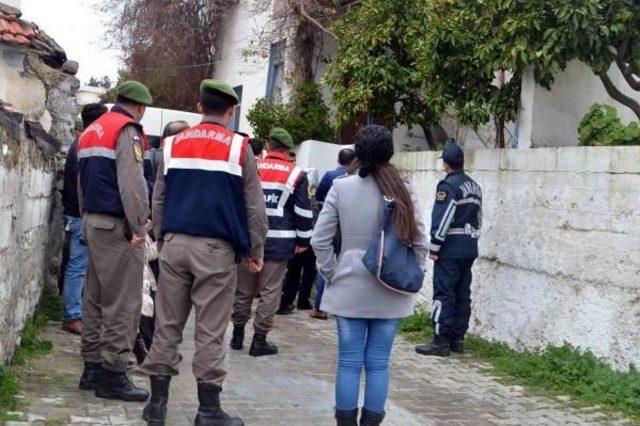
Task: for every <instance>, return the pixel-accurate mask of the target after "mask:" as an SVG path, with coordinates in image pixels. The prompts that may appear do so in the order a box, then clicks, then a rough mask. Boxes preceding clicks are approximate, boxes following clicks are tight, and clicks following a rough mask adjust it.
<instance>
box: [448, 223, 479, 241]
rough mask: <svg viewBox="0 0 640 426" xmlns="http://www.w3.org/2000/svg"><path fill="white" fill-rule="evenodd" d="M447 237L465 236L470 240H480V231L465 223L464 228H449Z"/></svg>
mask: <svg viewBox="0 0 640 426" xmlns="http://www.w3.org/2000/svg"><path fill="white" fill-rule="evenodd" d="M447 235H466V236H469V237H471V238H475V239H478V238H480V230H479V229H476V228H474V227H473V226H471V224H469V223H467V224H466V225H465V226H464V228H449V232H447Z"/></svg>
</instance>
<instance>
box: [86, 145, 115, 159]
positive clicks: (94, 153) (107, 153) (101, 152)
mask: <svg viewBox="0 0 640 426" xmlns="http://www.w3.org/2000/svg"><path fill="white" fill-rule="evenodd" d="M87 157H105V158H111V159H112V160H115V158H116V150H115V149H110V148H102V147H93V148H83V149H81V150H79V151H78V158H87Z"/></svg>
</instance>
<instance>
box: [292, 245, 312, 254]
mask: <svg viewBox="0 0 640 426" xmlns="http://www.w3.org/2000/svg"><path fill="white" fill-rule="evenodd" d="M308 249H309V247H300V246H296V249H295V251H294V253H295V254H302V253H304V252H305V251H307V250H308Z"/></svg>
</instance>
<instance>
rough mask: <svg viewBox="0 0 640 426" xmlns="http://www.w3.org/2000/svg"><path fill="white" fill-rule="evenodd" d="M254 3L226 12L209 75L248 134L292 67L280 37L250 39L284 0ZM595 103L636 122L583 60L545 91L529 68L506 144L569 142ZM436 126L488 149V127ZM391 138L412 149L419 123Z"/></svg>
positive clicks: (324, 54)
mask: <svg viewBox="0 0 640 426" xmlns="http://www.w3.org/2000/svg"><path fill="white" fill-rule="evenodd" d="M256 3H257V2H256V0H239V2H238V5H237V6H236V8H235V9H234V10H233V11H232V12H231V13H230V14H229V16H228V18H227V20H226V27H225V28H224V30H223V33H222V38H221V40H220V46H222V47H221V49H220V52H219V53H218V59H217V61H218V62H217V64H216V70H215V75H214V76H215V77H216V78H220V79H222V80H224V81H226V82H228V83H229V84H231V85H232V86H233V87H234V88H235V89H236V92H237V93H238V95H239V97H240V98H241V106H240V110H239V114H238V116H237V117H236V120H235V123H234V128H235V130H239V131H243V132H246V133H251V127H250V125H249V123H248V121H247V119H246V112H247V111H248V110H249V109H250V108H251V107H252V106H253V105H254V104H255V102H256V101H257V100H258V99H260V98H262V97H265V96H266V97H267V98H270V99H282V100H284V101H286V100H287V97H288V95H289V93H290V89H291V87H290V79H289V75H288V73H289V72H290V71H291V68H292V65H291V64H290V62H291V61H290V60H289V58H288V53H287V37H286V36H284V35H283V36H278V37H277V38H276V39H273V40H268V41H267V43H265V42H264V40H262V43H257V40H256V35H258V34H262V35H264V34H278V31H273V28H270V26H272V25H273V23H274V20H273V19H272V17H273V16H274V13H277V12H278V11H277V8H281V7H286V6H284V4H286V3H283V2H280V1H277V0H274V1H272V2H269V3H270V4H271V5H272V6H271V9H270V10H266V11H262V12H261V13H256V11H255V6H256ZM274 8H275V9H276V10H275V12H274ZM260 44H262V45H260ZM269 44H270V45H269ZM334 53H335V45H334V43H333V40H331V38H330V37H329V36H325V37H324V40H323V46H322V48H321V52H320V54H319V56H320V58H321V59H328V58H330V57H331V56H332V55H333V54H334ZM314 68H315V70H316V75H315V79H316V80H317V81H321V79H322V77H323V75H324V71H325V64H324V61H323V60H319V61H318V63H317V64H316V65H315V67H314ZM610 75H611V77H612V79H613V81H614V82H615V83H616V84H617V85H618V87H620V88H623V91H624V92H625V93H626V94H629V95H631V96H633V97H634V98H636V99H639V100H640V94H638V93H637V92H634V91H633V90H631V89H630V88H628V87H627V86H626V85H625V84H624V80H623V77H622V75H621V74H620V73H619V71H618V70H617V69H615V70H612V71H611V72H610ZM618 83H620V84H618ZM322 90H323V96H324V98H325V100H326V101H327V103H328V106H329V107H330V108H331V105H330V102H329V101H330V93H329V89H328V88H327V87H323V88H322ZM594 103H606V104H610V105H614V106H615V107H616V108H617V109H618V111H619V112H620V115H621V117H622V119H623V121H625V122H629V121H631V120H635V119H636V117H635V115H634V114H633V113H632V112H631V111H629V110H628V109H627V108H625V107H624V106H622V105H621V104H619V103H617V102H615V101H614V100H613V99H611V98H610V97H609V96H608V95H607V93H606V91H605V89H604V87H603V85H602V83H601V82H600V80H599V79H598V78H597V77H596V76H595V75H594V74H593V73H592V72H591V70H590V69H589V68H588V67H586V66H584V65H581V64H579V63H571V64H570V65H569V67H568V69H567V70H566V71H565V72H564V73H562V74H560V75H558V76H557V78H556V82H555V84H554V85H553V88H552V90H551V91H548V90H546V89H544V88H542V87H540V86H538V85H537V84H535V82H534V80H533V73H532V72H530V73H528V74H526V75H525V76H524V77H523V83H522V101H521V111H520V115H519V117H518V119H517V120H516V122H515V123H511V124H510V125H509V126H508V128H507V132H508V133H507V146H511V147H515V146H519V147H524V148H528V147H541V146H549V147H550V146H567V145H576V144H577V143H578V142H577V141H578V126H579V123H580V121H581V120H582V117H584V115H585V114H586V113H587V112H588V110H589V108H590V107H591V106H592V105H593V104H594ZM443 126H444V128H445V130H446V131H447V133H448V135H449V136H452V137H455V138H456V139H458V140H459V141H461V142H462V143H463V144H464V145H465V147H466V148H467V149H481V148H491V147H493V142H492V140H493V138H494V130H493V126H492V125H491V124H489V125H487V126H486V128H482V129H479V131H477V132H476V131H474V130H473V129H467V128H460V127H459V126H457V125H456V123H455V118H449V119H445V120H444V123H443ZM347 139H348V137H347ZM394 140H395V143H396V149H397V150H398V151H414V150H419V149H421V147H424V146H425V141H424V135H423V132H422V130H421V129H420V128H418V127H416V128H407V127H405V126H400V127H398V128H396V129H394ZM347 141H348V140H347Z"/></svg>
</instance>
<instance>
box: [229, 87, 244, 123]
mask: <svg viewBox="0 0 640 426" xmlns="http://www.w3.org/2000/svg"><path fill="white" fill-rule="evenodd" d="M233 90H234V91H235V92H236V95H238V100H239V102H238V105H237V106H236V110H235V111H234V113H233V118H232V119H231V126H232V127H231V130H233V131H234V132H238V131H240V117H241V116H242V86H236V87H234V88H233Z"/></svg>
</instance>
